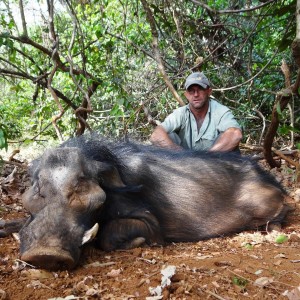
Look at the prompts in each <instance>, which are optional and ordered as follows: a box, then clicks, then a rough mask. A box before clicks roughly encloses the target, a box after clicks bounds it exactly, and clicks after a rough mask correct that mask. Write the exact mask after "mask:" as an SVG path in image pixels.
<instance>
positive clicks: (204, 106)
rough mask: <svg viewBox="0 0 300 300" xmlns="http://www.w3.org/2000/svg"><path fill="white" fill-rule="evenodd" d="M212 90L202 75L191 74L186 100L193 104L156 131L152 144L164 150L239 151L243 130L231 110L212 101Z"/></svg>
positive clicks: (152, 137)
mask: <svg viewBox="0 0 300 300" xmlns="http://www.w3.org/2000/svg"><path fill="white" fill-rule="evenodd" d="M211 92H212V89H211V87H210V83H209V80H208V79H207V77H206V76H205V75H204V74H203V73H202V72H196V73H192V74H191V75H189V76H188V77H187V79H186V82H185V93H184V95H185V97H186V98H187V100H188V102H189V104H188V105H186V106H183V107H180V108H177V109H176V110H174V112H173V113H172V114H170V115H169V116H167V118H166V119H165V121H164V122H163V123H162V124H161V125H158V126H157V127H156V128H155V130H154V131H153V133H152V135H151V137H150V141H151V142H152V144H155V145H157V146H161V147H168V148H174V149H182V148H186V149H193V150H205V151H207V150H208V151H232V150H235V149H237V148H238V145H239V142H240V141H241V139H242V130H241V127H240V126H239V124H238V123H237V121H236V120H235V118H234V116H233V114H232V112H231V111H230V109H229V108H228V107H226V106H224V105H222V104H220V103H218V102H217V101H215V100H213V99H210V95H211Z"/></svg>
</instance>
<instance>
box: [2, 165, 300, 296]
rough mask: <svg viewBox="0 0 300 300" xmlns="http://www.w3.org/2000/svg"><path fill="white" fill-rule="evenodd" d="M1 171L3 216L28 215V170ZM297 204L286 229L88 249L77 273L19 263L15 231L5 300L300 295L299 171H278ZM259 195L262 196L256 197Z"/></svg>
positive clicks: (7, 251)
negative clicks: (23, 198)
mask: <svg viewBox="0 0 300 300" xmlns="http://www.w3.org/2000/svg"><path fill="white" fill-rule="evenodd" d="M13 169H14V166H13V165H5V167H4V168H3V169H2V173H0V218H1V219H14V218H17V217H22V216H24V215H26V212H25V211H24V209H23V207H22V203H21V194H22V193H23V192H24V190H25V189H26V188H27V187H28V185H29V181H28V176H27V174H26V170H25V169H23V168H20V167H17V169H16V171H15V172H13ZM272 172H273V174H274V175H275V176H276V177H277V179H278V180H280V181H281V182H282V184H283V185H284V186H285V188H286V189H287V191H288V193H289V196H287V197H286V201H287V202H288V203H289V204H290V205H291V206H292V207H293V208H294V209H295V210H294V211H293V212H292V213H291V214H290V215H289V217H288V219H287V224H286V225H285V226H284V227H283V228H282V229H281V230H280V231H272V232H268V231H267V230H266V231H265V232H258V231H249V232H242V233H240V234H234V235H231V236H229V237H223V238H216V239H211V240H206V241H200V242H197V243H177V244H169V245H167V246H165V247H145V248H137V249H134V250H127V251H115V252H103V251H100V250H98V249H95V248H92V247H91V246H88V247H87V248H85V249H84V251H83V254H82V257H81V260H80V264H79V265H78V266H77V267H76V269H74V270H71V271H58V272H49V271H45V270H41V269H36V268H33V267H32V266H30V265H27V264H25V263H24V262H22V261H21V260H19V243H18V241H17V239H15V238H14V237H13V236H10V237H7V238H2V239H0V300H4V299H11V300H15V299H18V300H22V299H31V300H35V299H69V300H70V299H149V300H156V299H289V300H296V299H298V300H299V299H300V252H299V248H300V201H299V198H300V189H299V186H298V187H297V186H296V185H295V183H294V181H293V180H294V170H292V169H290V168H288V167H282V168H280V169H277V170H274V169H273V170H272ZM253 196H255V195H253Z"/></svg>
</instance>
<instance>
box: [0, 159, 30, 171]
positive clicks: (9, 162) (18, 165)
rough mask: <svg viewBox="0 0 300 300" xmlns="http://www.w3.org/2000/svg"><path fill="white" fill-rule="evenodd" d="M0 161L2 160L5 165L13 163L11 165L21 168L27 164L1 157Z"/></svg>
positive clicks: (24, 167)
mask: <svg viewBox="0 0 300 300" xmlns="http://www.w3.org/2000/svg"><path fill="white" fill-rule="evenodd" d="M1 162H4V163H5V164H7V165H13V166H17V167H20V168H23V169H26V167H27V165H24V164H21V163H18V162H15V161H8V160H4V159H3V160H0V163H1Z"/></svg>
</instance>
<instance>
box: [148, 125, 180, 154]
mask: <svg viewBox="0 0 300 300" xmlns="http://www.w3.org/2000/svg"><path fill="white" fill-rule="evenodd" d="M150 142H151V143H152V144H153V145H155V146H158V147H162V148H169V149H175V150H182V147H180V146H179V145H177V144H175V143H174V142H173V141H172V140H171V139H170V137H169V135H168V133H167V132H166V131H165V129H164V128H163V127H162V126H161V125H158V126H157V127H156V128H155V129H154V131H153V133H152V134H151V136H150Z"/></svg>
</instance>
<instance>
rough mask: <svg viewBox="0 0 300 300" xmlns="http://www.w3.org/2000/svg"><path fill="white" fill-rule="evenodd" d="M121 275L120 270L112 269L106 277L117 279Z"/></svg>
mask: <svg viewBox="0 0 300 300" xmlns="http://www.w3.org/2000/svg"><path fill="white" fill-rule="evenodd" d="M120 273H121V269H117V270H115V269H112V270H111V271H110V272H108V273H107V276H108V277H118V276H119V275H120Z"/></svg>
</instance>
